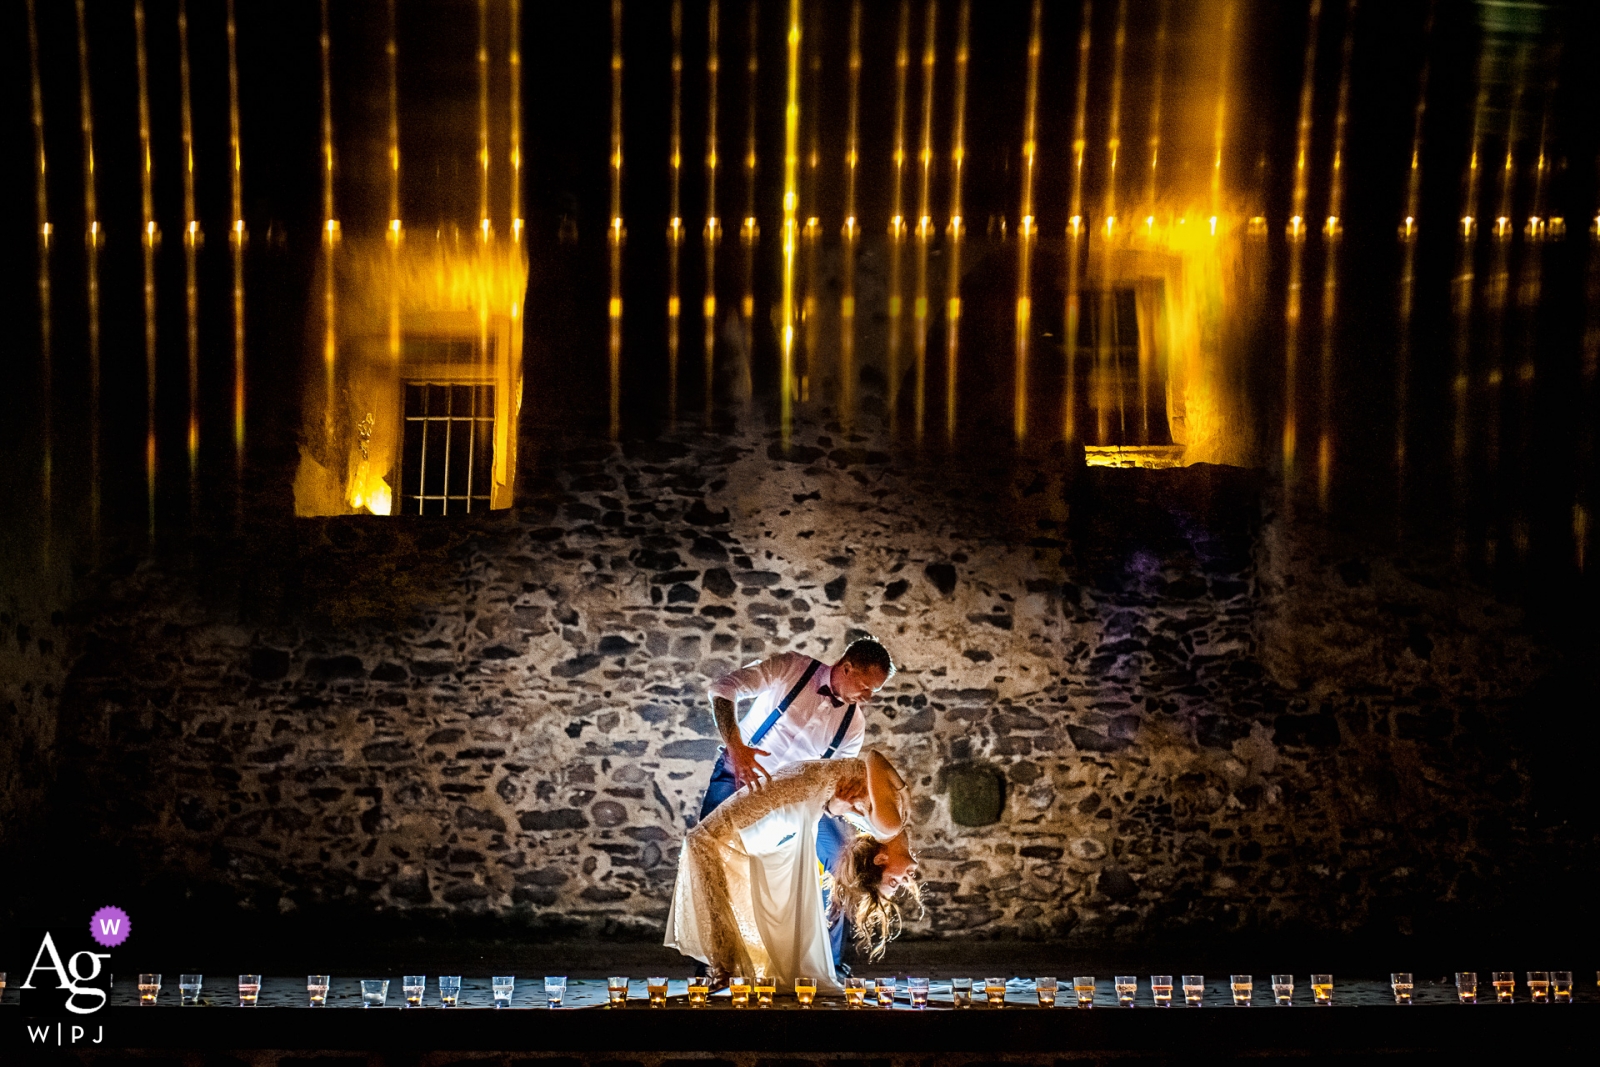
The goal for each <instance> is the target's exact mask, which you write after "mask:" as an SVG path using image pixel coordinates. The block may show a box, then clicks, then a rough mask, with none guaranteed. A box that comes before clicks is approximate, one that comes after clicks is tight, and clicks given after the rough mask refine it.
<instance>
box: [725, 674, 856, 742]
mask: <svg viewBox="0 0 1600 1067" xmlns="http://www.w3.org/2000/svg"><path fill="white" fill-rule="evenodd" d="M820 666H822V663H821V661H820V660H812V661H811V665H810V666H808V667H807V668H806V672H805V673H804V674H802V675H801V676H800V680H799V681H798V682H796V683H794V688H793V689H791V690H789V695H788V696H786V697H784V698H783V700H782V701H781V702H780V703H779V704H778V706H777V707H775V708H773V709H772V714H771V715H768V716H767V721H766V722H764V723H762V724H761V726H760V728H759V729H757V730H756V732H755V733H754V734H752V735H751V736H750V747H751V748H754V747H755V746H756V745H759V744H760V743H761V739H762V738H764V737H766V736H767V733H768V732H769V731H770V730H771V729H772V728H773V727H774V726H776V725H778V720H779V719H781V718H783V713H784V712H786V711H788V710H789V705H790V704H793V703H794V698H795V697H797V696H799V695H800V693H801V691H802V690H804V689H805V687H806V683H807V682H809V681H811V676H812V675H814V674H816V673H817V668H818V667H820ZM852 706H853V705H852Z"/></svg>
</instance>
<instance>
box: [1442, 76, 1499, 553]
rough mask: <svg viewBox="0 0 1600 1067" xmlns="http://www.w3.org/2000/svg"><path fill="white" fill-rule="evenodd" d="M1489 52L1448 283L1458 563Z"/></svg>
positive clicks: (1465, 479) (1480, 79) (1463, 535)
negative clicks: (1451, 336) (1451, 277)
mask: <svg viewBox="0 0 1600 1067" xmlns="http://www.w3.org/2000/svg"><path fill="white" fill-rule="evenodd" d="M1490 52H1491V49H1490V48H1489V47H1487V46H1483V47H1480V50H1479V53H1478V69H1477V97H1476V100H1475V102H1474V104H1473V108H1472V133H1471V140H1470V141H1469V142H1468V153H1467V171H1466V175H1465V181H1463V183H1462V198H1461V229H1460V231H1459V233H1458V234H1457V236H1458V238H1459V239H1458V241H1457V243H1456V273H1455V277H1454V278H1453V279H1452V281H1451V297H1452V299H1451V312H1452V320H1453V322H1452V325H1453V327H1454V329H1453V335H1454V337H1453V341H1454V344H1453V348H1454V352H1453V355H1454V363H1455V367H1454V377H1453V379H1452V381H1451V383H1450V385H1451V390H1450V391H1451V401H1452V416H1453V417H1452V428H1451V435H1450V455H1451V487H1452V506H1453V510H1454V512H1455V514H1454V519H1455V541H1454V551H1455V556H1456V559H1457V561H1461V560H1463V559H1464V558H1465V556H1466V551H1467V542H1466V530H1465V526H1464V521H1465V515H1464V511H1465V508H1466V503H1467V490H1468V485H1467V482H1468V465H1467V459H1468V448H1469V446H1470V441H1471V437H1470V434H1471V396H1470V385H1471V377H1470V376H1471V359H1472V339H1473V318H1474V316H1473V304H1474V302H1475V300H1474V297H1475V295H1476V289H1477V277H1476V270H1475V268H1476V258H1477V245H1476V237H1477V231H1478V225H1477V215H1478V192H1479V183H1480V181H1481V179H1482V176H1481V173H1480V171H1481V167H1480V161H1479V154H1480V152H1481V151H1482V147H1483V138H1484V135H1485V124H1486V123H1487V122H1488V120H1489V84H1490V64H1491V55H1490Z"/></svg>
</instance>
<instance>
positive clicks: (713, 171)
mask: <svg viewBox="0 0 1600 1067" xmlns="http://www.w3.org/2000/svg"><path fill="white" fill-rule="evenodd" d="M719 16H720V12H719V11H718V5H717V0H711V2H710V4H709V5H708V7H707V11H706V226H705V234H704V242H705V256H706V290H705V296H704V298H703V300H702V301H701V317H702V320H703V321H702V323H701V326H702V328H703V330H704V335H703V337H702V338H701V344H702V346H703V350H702V353H701V359H702V362H703V366H704V370H703V374H704V377H705V387H704V388H705V412H704V421H705V425H706V426H707V427H709V426H710V425H711V417H712V413H713V406H714V401H715V396H716V391H715V388H714V386H715V382H716V341H717V242H718V239H719V238H720V236H721V232H722V227H721V225H720V224H719V223H718V222H717V75H718V74H719V73H720V69H719V68H720V66H721V58H720V55H719V48H718V39H717V37H718V29H719Z"/></svg>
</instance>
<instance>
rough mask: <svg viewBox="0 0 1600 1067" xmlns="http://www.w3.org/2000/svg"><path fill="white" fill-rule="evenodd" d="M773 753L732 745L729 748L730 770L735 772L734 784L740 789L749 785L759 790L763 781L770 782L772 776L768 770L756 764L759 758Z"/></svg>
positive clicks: (746, 746)
mask: <svg viewBox="0 0 1600 1067" xmlns="http://www.w3.org/2000/svg"><path fill="white" fill-rule="evenodd" d="M770 755H772V753H770V752H768V751H767V750H766V749H764V748H753V747H751V746H749V745H730V746H729V747H728V768H729V769H730V770H732V771H733V782H734V784H735V785H737V786H738V787H739V788H740V789H743V788H744V787H745V786H747V785H754V786H755V787H756V788H757V789H759V788H760V787H761V785H762V783H763V781H769V780H771V778H772V775H770V774H768V773H767V769H766V768H765V767H763V766H761V764H760V763H757V762H756V757H757V756H770Z"/></svg>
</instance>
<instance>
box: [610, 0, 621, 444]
mask: <svg viewBox="0 0 1600 1067" xmlns="http://www.w3.org/2000/svg"><path fill="white" fill-rule="evenodd" d="M608 236H609V240H610V252H611V263H610V265H611V300H610V304H609V310H610V314H609V316H608V319H609V324H610V331H609V334H608V337H607V356H608V364H607V370H608V374H607V382H608V387H609V391H608V396H609V401H610V403H609V413H610V433H611V439H612V440H616V439H617V438H618V437H620V436H621V435H622V241H623V236H624V233H623V229H622V0H611V229H610V231H609V233H608Z"/></svg>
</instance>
